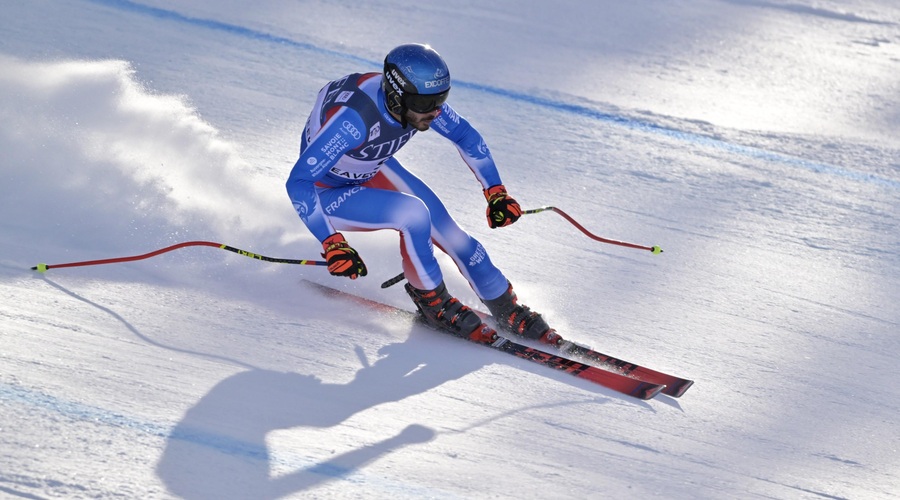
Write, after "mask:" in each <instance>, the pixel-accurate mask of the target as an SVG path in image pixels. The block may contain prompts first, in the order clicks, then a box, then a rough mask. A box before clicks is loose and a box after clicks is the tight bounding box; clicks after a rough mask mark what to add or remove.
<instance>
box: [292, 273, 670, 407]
mask: <svg viewBox="0 0 900 500" xmlns="http://www.w3.org/2000/svg"><path fill="white" fill-rule="evenodd" d="M304 282H305V283H307V284H308V285H310V286H311V287H314V288H316V289H317V290H319V291H321V292H322V293H324V294H326V295H328V296H332V297H338V298H342V299H345V300H351V301H354V302H356V303H358V304H362V305H365V306H367V307H371V308H373V309H375V310H378V311H381V312H388V313H392V314H396V313H401V314H404V315H409V316H416V313H413V312H410V311H406V310H403V309H399V308H396V307H394V306H390V305H387V304H383V303H381V302H378V301H374V300H371V299H366V298H363V297H359V296H357V295H353V294H350V293H347V292H343V291H341V290H337V289H334V288H331V287H329V286H326V285H322V284H319V283H314V282H311V281H306V280H304ZM422 324H423V325H425V326H428V325H427V324H425V323H422ZM435 331H438V332H441V333H446V334H447V335H451V334H449V333H447V332H445V331H443V330H435ZM473 343H474V344H478V345H482V346H486V347H490V348H492V349H495V350H498V351H500V352H505V353H507V354H510V355H512V356H515V357H517V358H520V359H525V360H528V361H531V362H533V363H537V364H539V365H543V366H546V367H548V368H552V369H554V370H557V371H562V372H565V373H568V374H570V375H574V376H575V377H578V378H580V379H584V380H588V381H590V382H593V383H595V384H598V385H600V386H603V387H605V388H607V389H611V390H613V391H616V392H619V393H621V394H625V395H628V396H632V397H635V398H638V399H641V400H647V399H651V398H653V397H654V396H656V395H657V394H659V393H660V392H661V391H663V390H664V389H665V384H661V383H657V382H650V381H646V380H640V379H637V378H633V377H630V376H628V375H625V374H622V373H618V372H616V371H610V370H604V369H602V368H597V367H595V366H591V365H589V364H587V363H582V362H579V361H575V360H572V359H569V358H566V357H563V356H561V355H559V354H553V353H549V352H546V351H543V350H540V349H537V348H534V347H529V346H527V345H525V344H520V343H518V342H515V341H514V340H511V339H509V338H507V337H503V336H502V335H498V336H497V339H496V340H495V341H494V342H492V343H484V342H473Z"/></svg>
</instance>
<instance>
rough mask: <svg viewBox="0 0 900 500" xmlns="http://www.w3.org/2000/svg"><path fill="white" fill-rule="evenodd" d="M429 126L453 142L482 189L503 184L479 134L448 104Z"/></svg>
mask: <svg viewBox="0 0 900 500" xmlns="http://www.w3.org/2000/svg"><path fill="white" fill-rule="evenodd" d="M431 125H432V127H433V128H434V130H436V131H437V132H438V133H439V134H441V135H442V136H444V137H446V138H448V139H450V140H451V141H453V143H454V144H455V145H456V149H457V151H459V154H460V156H462V159H463V161H465V162H466V165H468V166H469V169H471V170H472V173H473V174H475V177H476V178H477V179H478V182H480V183H481V185H482V187H483V188H484V189H487V188H489V187H491V186H496V185H497V184H503V182H502V181H501V180H500V172H499V171H498V170H497V165H496V164H495V163H494V158H493V157H492V156H491V151H490V150H489V149H488V147H487V144H486V143H485V142H484V139H483V138H482V137H481V134H479V133H478V131H477V130H475V127H473V126H472V125H471V124H469V121H468V120H466V119H465V118H463V117H461V116H459V114H458V113H456V111H454V110H453V108H451V107H450V105H449V104H447V103H444V105H443V106H442V107H441V114H440V115H438V117H437V118H435V119H434V121H433V122H432V124H431Z"/></svg>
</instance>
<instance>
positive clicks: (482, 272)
mask: <svg viewBox="0 0 900 500" xmlns="http://www.w3.org/2000/svg"><path fill="white" fill-rule="evenodd" d="M371 184H372V185H377V186H378V187H380V188H387V189H396V190H397V191H399V192H401V193H408V194H409V195H412V197H414V198H415V199H418V200H420V201H421V202H422V203H424V205H425V206H426V207H427V212H428V214H430V217H431V238H432V239H433V240H434V242H435V243H436V244H437V245H438V246H439V247H440V248H441V249H442V250H443V251H444V252H445V253H446V254H447V255H449V256H450V257H451V258H452V259H453V261H454V262H455V263H456V266H457V267H458V268H459V271H460V272H461V273H462V275H463V276H464V277H465V278H466V279H467V280H468V281H469V284H470V285H471V286H472V289H473V290H474V291H475V293H476V294H477V295H478V297H479V298H482V299H488V300H489V299H494V298H497V297H499V296H500V295H501V294H503V293H504V292H505V291H506V288H507V286H508V283H507V281H506V277H505V276H504V275H503V273H502V272H501V271H500V269H498V268H497V267H496V266H494V264H493V263H492V262H491V259H490V257H489V256H488V254H487V251H485V249H484V247H483V246H482V245H481V243H479V242H478V240H476V239H475V238H473V237H472V236H470V235H469V234H468V233H467V232H465V231H464V230H463V229H462V228H460V227H459V225H458V224H457V223H456V221H455V220H453V217H452V216H451V215H450V213H449V212H448V211H447V207H445V206H444V203H443V202H442V201H441V200H440V198H438V196H437V195H436V194H435V193H434V191H432V190H431V188H430V187H428V185H427V184H425V183H424V182H423V181H422V180H421V179H419V178H418V177H416V176H415V175H413V174H412V173H411V172H409V171H408V170H406V169H405V168H403V166H402V165H400V162H398V161H397V160H396V159H394V158H391V159H389V160H388V161H386V162H385V163H384V165H383V166H382V169H381V171H380V172H379V173H378V176H377V178H376V179H375V180H374V181H373V182H372V183H371ZM413 248H415V249H422V248H425V247H424V246H423V245H413ZM432 259H433V256H432ZM406 260H407V259H406V256H405V255H404V272H405V273H406V276H407V278H408V279H410V283H412V284H413V286H415V287H416V288H422V287H419V286H417V285H416V280H415V278H413V276H414V274H411V272H410V271H412V273H415V274H416V275H419V276H420V277H421V276H422V273H423V272H425V273H426V274H427V270H426V269H424V268H421V269H420V268H419V266H418V265H416V263H415V262H413V263H412V264H413V265H412V266H409V268H408V267H407V264H406ZM418 261H419V262H425V261H426V259H425V258H424V257H423V256H421V255H420V256H419V258H418ZM421 281H422V282H423V284H425V280H421Z"/></svg>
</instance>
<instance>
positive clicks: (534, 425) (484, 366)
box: [0, 0, 900, 499]
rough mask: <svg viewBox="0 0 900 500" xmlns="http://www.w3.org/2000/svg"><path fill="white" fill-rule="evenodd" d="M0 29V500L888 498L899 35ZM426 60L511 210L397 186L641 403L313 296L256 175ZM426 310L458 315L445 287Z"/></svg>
mask: <svg viewBox="0 0 900 500" xmlns="http://www.w3.org/2000/svg"><path fill="white" fill-rule="evenodd" d="M2 10H3V14H2V16H0V33H2V36H0V235H2V238H0V241H2V244H3V248H2V253H0V325H2V328H0V403H2V404H0V497H7V498H13V499H16V498H27V499H36V498H100V499H107V498H141V499H144V498H187V499H261V498H392V499H393V498H441V499H444V498H466V499H468V498H517V499H518V498H606V497H609V498H625V497H628V498H651V497H656V498H666V499H697V498H709V499H721V498H777V499H795V498H813V499H815V498H828V499H833V498H848V499H882V498H898V492H900V479H898V478H900V429H898V415H900V389H898V383H897V380H898V378H900V368H898V359H900V340H898V332H900V306H898V298H900V256H898V251H897V249H898V248H900V139H898V129H900V104H898V100H897V96H898V95H900V78H898V75H900V7H898V6H897V5H896V3H895V2H892V1H887V0H881V1H874V0H873V1H866V0H845V1H837V0H819V1H809V0H791V1H781V0H697V1H690V2H688V1H677V0H676V1H667V2H661V1H650V0H636V1H632V2H618V1H609V0H597V1H593V2H581V1H574V0H572V1H568V0H562V1H556V2H552V3H548V2H537V1H534V2H514V1H510V0H499V1H492V2H483V1H475V0H464V1H458V2H431V3H424V4H423V3H414V2H400V1H396V0H384V1H379V2H351V3H345V2H327V1H324V0H309V1H303V2H281V1H271V0H266V1H258V2H241V1H236V0H225V1H218V2H203V1H200V0H188V1H186V0H178V1H176V0H141V1H135V2H131V1H126V0H56V1H44V0H33V1H29V2H5V3H4V5H3V8H2ZM411 41H416V42H427V43H431V44H432V45H433V46H434V47H435V48H436V49H437V50H438V51H439V52H441V53H442V55H443V56H444V57H445V59H446V60H447V62H448V64H449V65H450V68H451V74H452V77H453V79H454V87H453V89H454V90H453V93H452V96H451V102H452V104H453V105H454V107H455V108H456V109H457V110H458V111H459V112H460V113H462V114H463V115H464V116H466V117H467V118H468V119H469V120H470V121H471V122H472V123H473V124H475V125H476V126H477V127H478V129H479V130H480V131H481V132H482V134H483V135H484V136H485V138H486V139H487V141H488V144H489V145H490V147H491V150H492V152H493V154H494V156H495V159H496V160H497V162H498V164H499V166H500V169H501V174H502V176H503V179H504V182H505V184H506V185H507V187H508V188H509V189H510V191H511V193H512V194H513V195H514V196H515V197H516V198H517V199H518V200H519V201H520V202H521V203H522V205H523V206H524V207H526V208H536V207H539V206H544V205H554V206H557V207H560V208H562V209H564V210H565V211H567V212H568V213H569V214H571V215H572V216H573V217H575V218H576V219H577V220H579V221H580V222H581V223H582V224H584V225H585V226H586V227H587V228H589V229H590V230H592V231H594V232H596V233H597V234H600V235H602V236H605V237H607V238H616V239H622V240H626V241H632V242H636V243H639V244H644V245H660V246H662V247H663V249H664V250H665V252H664V253H663V254H661V255H653V254H651V253H650V252H645V251H639V250H632V249H627V248H622V247H616V246H612V245H604V244H602V243H598V242H596V241H593V240H591V239H589V238H587V237H586V236H584V235H583V234H581V233H580V232H578V231H577V230H576V229H575V228H574V227H572V226H571V225H569V224H568V223H567V222H565V221H564V220H563V219H562V218H560V217H558V216H557V215H554V214H552V213H542V214H535V215H528V216H525V217H523V218H522V219H521V220H520V221H519V222H518V223H516V224H515V225H513V226H511V227H508V228H503V229H498V230H490V229H488V228H487V224H486V223H485V220H484V199H483V197H482V194H481V190H480V188H479V185H478V184H477V182H476V181H475V179H474V178H472V176H471V174H470V173H469V171H468V169H467V168H466V167H465V165H464V164H463V163H462V162H461V161H460V159H459V157H458V155H457V154H456V152H455V150H454V149H453V147H452V145H450V144H449V143H447V142H446V141H444V140H441V139H440V137H439V136H437V134H434V133H425V134H420V135H419V136H417V137H416V139H414V140H413V141H412V143H411V144H409V145H408V146H407V147H406V148H405V149H404V150H403V151H402V152H401V154H400V155H399V156H398V158H399V159H400V160H401V161H402V162H403V163H404V164H406V165H407V166H408V167H410V168H411V169H412V170H413V171H415V172H416V173H417V174H419V175H420V176H421V177H422V178H423V179H425V180H426V181H427V182H428V183H429V184H430V185H432V187H433V188H434V189H435V190H437V191H438V192H439V194H441V196H442V197H443V198H444V200H445V201H446V202H447V204H448V206H450V207H451V211H452V212H453V213H454V216H455V217H456V218H457V220H458V222H459V223H460V224H461V225H462V226H464V227H465V228H466V229H467V230H469V231H471V233H472V234H474V235H475V236H476V237H478V238H479V240H480V241H482V243H483V244H484V245H485V247H486V248H487V249H488V251H489V253H490V255H491V258H492V259H493V260H494V262H495V263H497V264H498V265H499V266H500V267H501V268H502V269H503V270H504V272H505V274H506V275H507V276H508V277H509V278H510V279H511V280H512V282H513V284H514V285H515V287H516V290H517V292H518V294H519V296H520V298H521V299H522V300H523V301H524V302H525V303H527V304H528V305H530V306H531V307H533V308H534V309H536V310H538V311H540V312H542V313H543V314H544V315H545V317H547V318H548V320H549V321H550V323H551V324H552V325H553V326H555V327H556V328H557V329H558V330H559V331H560V332H561V333H562V334H563V335H564V336H566V337H568V338H571V339H573V340H576V341H579V342H582V343H585V344H589V345H592V346H593V347H595V348H597V349H600V350H602V351H604V352H608V353H610V354H613V355H616V356H619V357H622V358H625V359H628V360H631V361H634V362H637V363H641V364H644V365H647V366H650V367H653V368H656V369H659V370H663V371H667V372H671V373H675V374H678V375H682V376H685V377H688V378H692V379H694V380H696V384H695V385H694V387H693V388H691V389H690V391H688V393H687V394H686V395H685V396H684V397H682V398H680V399H674V398H670V397H667V396H659V397H657V398H655V399H653V400H650V401H648V402H642V401H638V400H635V399H633V398H629V397H627V396H622V395H619V394H617V393H614V392H612V391H609V390H606V389H603V388H601V387H598V386H594V385H592V384H590V383H588V382H585V381H581V380H579V379H577V378H574V377H571V376H568V375H566V374H562V373H556V372H553V371H552V370H549V369H547V368H544V367H540V366H537V365H533V364H531V363H528V362H526V361H521V360H516V359H514V358H512V357H510V356H506V355H503V354H499V353H497V352H494V351H491V350H489V349H482V348H479V347H477V346H475V345H472V344H470V343H467V342H463V341H460V340H458V339H454V338H452V337H449V336H444V335H440V334H438V333H435V332H432V331H429V330H426V329H423V328H422V327H420V326H416V325H414V324H411V323H410V321H409V319H408V318H406V317H399V318H398V317H392V316H391V315H390V314H388V313H384V312H377V311H373V310H371V309H369V308H366V307H363V306H360V305H358V304H353V303H349V302H344V301H341V300H337V299H335V298H329V297H325V296H323V295H322V294H320V293H318V292H317V291H316V290H315V289H314V288H313V287H310V286H309V285H308V284H306V283H305V281H312V282H317V283H322V284H327V285H329V286H333V287H337V288H340V289H342V290H344V291H346V292H349V293H353V294H356V295H359V296H363V297H367V298H370V299H374V300H378V301H381V302H384V303H388V304H391V305H394V306H397V307H401V308H403V309H406V310H410V311H411V310H412V304H411V303H410V301H409V299H408V297H406V296H405V293H404V292H403V290H402V287H400V286H395V287H393V288H389V289H387V290H382V289H381V288H380V287H379V285H380V283H381V282H382V281H384V280H386V279H388V278H390V277H392V276H394V275H395V274H396V273H397V272H399V270H400V260H399V256H398V253H399V252H398V249H397V242H398V238H397V234H396V233H395V232H390V231H389V232H376V233H367V234H360V233H351V234H348V235H347V237H348V239H349V241H350V243H351V244H352V245H353V246H354V247H356V248H357V250H359V251H360V253H361V255H362V256H363V258H364V259H365V261H366V263H367V264H368V266H369V270H370V272H369V276H367V277H365V278H362V279H358V280H355V281H351V280H346V279H339V278H333V277H331V276H330V275H328V273H327V272H326V271H325V270H324V269H323V268H320V267H310V266H293V265H284V264H269V263H265V262H261V261H258V260H253V259H248V258H246V257H243V256H240V255H236V254H233V253H229V252H224V251H221V250H218V249H215V248H208V247H202V248H184V249H181V250H177V251H174V252H170V253H166V254H163V255H160V256H158V257H154V258H151V259H146V260H141V261H136V262H130V263H125V264H114V265H105V266H90V267H79V268H66V269H51V270H50V271H48V272H47V273H45V274H40V273H37V272H34V271H31V270H30V268H31V266H34V265H36V264H38V263H47V264H56V263H65V262H72V261H84V260H92V259H104V258H109V257H118V256H128V255H137V254H142V253H146V252H150V251H152V250H156V249H158V248H162V247H166V246H168V245H173V244H175V243H178V242H182V241H191V240H208V241H214V242H221V243H225V244H228V245H232V246H235V247H238V248H241V249H245V250H248V251H251V252H255V253H259V254H263V255H269V256H274V257H282V258H294V259H302V258H307V259H314V258H319V252H320V247H319V245H318V242H316V241H315V240H314V239H313V238H312V236H311V235H310V234H309V233H308V232H307V231H306V229H305V227H303V224H302V223H301V222H300V220H299V219H298V218H297V216H296V214H295V213H294V212H293V209H292V207H291V204H290V202H289V201H288V199H287V196H286V194H285V191H284V180H285V178H286V176H287V173H288V172H289V170H290V168H291V166H292V165H293V162H294V161H295V159H296V155H297V149H298V144H299V133H300V131H301V129H302V126H303V124H304V121H305V119H306V116H307V114H308V112H309V109H310V107H311V106H312V104H313V100H314V98H315V94H316V92H317V91H318V89H319V88H321V86H322V85H324V84H325V83H326V82H327V81H328V80H330V79H334V78H337V77H340V76H342V75H344V74H347V73H350V72H355V71H377V70H378V69H379V65H380V61H381V60H382V58H383V57H384V54H385V53H386V52H387V51H388V50H390V49H391V48H392V47H394V46H396V45H398V44H400V43H406V42H411ZM442 264H443V268H444V270H445V274H446V281H447V283H448V286H449V288H450V289H451V291H452V292H453V293H455V294H456V295H457V296H459V297H460V299H461V300H463V301H464V302H466V303H468V304H471V305H478V301H477V299H476V298H475V296H474V293H473V292H472V291H471V290H470V289H469V288H468V286H467V285H466V283H465V281H464V280H463V279H462V278H461V277H460V275H459V273H458V272H457V271H456V270H455V269H454V268H453V266H452V264H451V263H450V262H449V260H446V259H444V260H442Z"/></svg>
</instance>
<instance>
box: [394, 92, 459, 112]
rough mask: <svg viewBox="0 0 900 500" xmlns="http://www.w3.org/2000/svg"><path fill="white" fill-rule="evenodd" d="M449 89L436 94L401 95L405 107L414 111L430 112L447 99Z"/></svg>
mask: <svg viewBox="0 0 900 500" xmlns="http://www.w3.org/2000/svg"><path fill="white" fill-rule="evenodd" d="M449 94H450V89H447V90H445V91H443V92H440V93H438V94H410V93H407V94H406V95H405V96H403V99H404V103H405V104H406V109H408V110H410V111H413V112H416V113H423V114H424V113H431V112H432V111H434V110H436V109H438V108H440V107H441V106H442V105H443V104H444V102H446V101H447V95H449Z"/></svg>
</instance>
